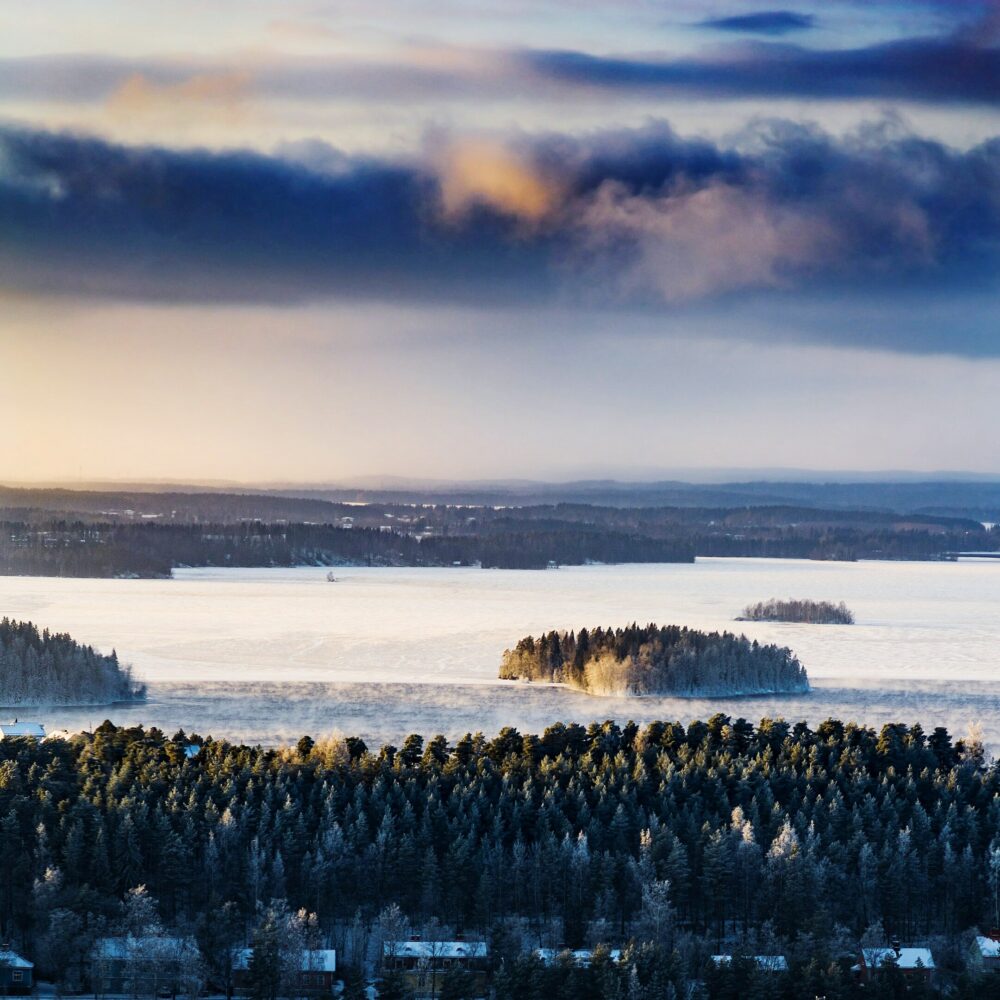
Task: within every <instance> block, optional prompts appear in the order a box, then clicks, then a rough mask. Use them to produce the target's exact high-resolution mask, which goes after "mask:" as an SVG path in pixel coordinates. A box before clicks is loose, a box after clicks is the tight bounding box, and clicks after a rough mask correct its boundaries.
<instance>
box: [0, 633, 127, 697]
mask: <svg viewBox="0 0 1000 1000" xmlns="http://www.w3.org/2000/svg"><path fill="white" fill-rule="evenodd" d="M145 697H146V687H145V685H143V684H139V683H137V682H136V681H135V680H134V679H133V677H132V670H131V667H129V666H127V665H123V664H121V663H119V661H118V654H117V653H115V652H114V651H112V652H111V653H110V654H109V655H104V654H102V653H99V652H97V651H96V650H95V649H94V648H93V647H91V646H84V645H81V644H80V643H78V642H76V641H75V640H74V639H73V638H72V637H70V636H69V635H66V634H65V633H60V632H50V631H49V630H48V629H39V628H38V627H37V626H36V625H34V624H33V623H32V622H23V621H15V620H13V619H11V618H4V619H3V620H2V621H0V705H2V706H4V707H5V708H14V707H22V706H32V705H110V704H113V703H115V702H124V701H142V700H143V699H144V698H145Z"/></svg>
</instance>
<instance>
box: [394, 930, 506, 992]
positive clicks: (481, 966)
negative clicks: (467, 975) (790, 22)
mask: <svg viewBox="0 0 1000 1000" xmlns="http://www.w3.org/2000/svg"><path fill="white" fill-rule="evenodd" d="M488 957H489V948H488V946H487V944H486V942H485V941H420V940H416V939H413V940H410V941H385V942H384V943H383V945H382V967H383V969H385V970H387V971H389V970H393V971H400V972H402V974H403V978H404V979H405V980H406V985H407V986H408V987H409V989H410V990H411V991H412V992H413V994H414V995H415V996H417V997H433V996H436V995H437V993H438V991H439V990H440V989H441V985H442V983H443V982H444V978H445V976H446V975H447V974H448V973H449V972H451V971H452V970H454V969H463V970H465V971H467V972H471V973H473V974H474V975H475V977H476V984H475V985H476V990H477V993H476V995H477V996H478V995H480V994H481V993H483V992H484V991H485V989H486V959H487V958H488Z"/></svg>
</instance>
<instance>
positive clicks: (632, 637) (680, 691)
mask: <svg viewBox="0 0 1000 1000" xmlns="http://www.w3.org/2000/svg"><path fill="white" fill-rule="evenodd" d="M500 677H501V678H503V679H505V680H527V681H544V682H547V683H557V684H559V683H561V684H569V685H570V686H571V687H575V688H578V689H579V690H581V691H588V692H590V693H591V694H603V695H608V694H617V695H647V694H676V695H684V696H689V697H693V696H698V697H717V696H722V695H730V696H732V695H746V694H765V693H766V694H771V693H775V692H780V693H797V692H803V691H808V690H809V681H808V679H807V677H806V672H805V670H804V669H803V668H802V666H801V664H800V663H799V661H798V660H797V659H796V658H795V657H794V656H793V655H792V652H791V650H789V649H786V648H781V647H778V646H773V645H768V646H762V645H760V644H759V643H758V642H757V641H756V640H754V641H752V642H751V641H750V640H749V639H747V637H746V636H743V635H741V636H736V635H733V634H732V633H731V632H699V631H697V630H696V629H690V628H684V627H681V626H678V625H667V626H662V627H661V626H657V625H652V624H650V625H646V626H638V625H635V624H633V625H629V626H627V627H626V628H616V629H610V628H609V629H603V628H597V629H593V630H589V631H588V630H587V629H585V628H583V629H580V631H579V632H548V633H545V634H543V635H541V636H539V637H538V638H537V639H536V638H535V637H534V636H531V635H529V636H526V637H525V638H523V639H521V640H520V641H519V642H518V644H517V645H516V646H515V647H514V648H513V649H508V650H505V651H504V654H503V661H502V662H501V665H500Z"/></svg>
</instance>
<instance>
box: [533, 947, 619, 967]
mask: <svg viewBox="0 0 1000 1000" xmlns="http://www.w3.org/2000/svg"><path fill="white" fill-rule="evenodd" d="M535 954H536V955H537V956H538V957H539V958H540V959H541V960H542V961H543V962H544V963H545V964H546V965H552V964H553V963H554V962H555V961H556V960H557V959H558V958H559V956H560V955H569V956H570V958H572V959H573V961H574V962H576V964H577V965H583V966H587V965H590V963H591V961H592V960H593V958H594V949H593V948H572V949H571V948H536V949H535ZM608 957H609V958H610V959H611V961H612V962H617V961H618V960H619V959H620V958H621V957H622V953H621V949H620V948H612V949H610V950H609V951H608Z"/></svg>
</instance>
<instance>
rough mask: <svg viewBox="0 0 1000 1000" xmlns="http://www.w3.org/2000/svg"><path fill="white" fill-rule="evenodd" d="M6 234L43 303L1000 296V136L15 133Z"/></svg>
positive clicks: (2, 244) (2, 182)
mask: <svg viewBox="0 0 1000 1000" xmlns="http://www.w3.org/2000/svg"><path fill="white" fill-rule="evenodd" d="M0 218H2V219H3V221H4V224H3V227H2V228H0V287H6V288H7V289H8V290H10V291H20V292H28V293H36V294H37V293H44V294H66V295H77V296H80V295H85V296H96V297H104V298H123V299H132V300H162V301H192V302H196V301H204V302H244V301H254V302H275V303H281V302H296V301H319V300H351V299H353V300H366V299H367V300H376V301H381V302H418V301H424V302H435V303H446V304H453V303H477V304H497V305H511V306H520V305H527V304H537V303H554V304H557V305H567V304H572V305H578V306H582V307H614V308H616V309H622V308H625V309H628V308H633V309H636V310H643V311H646V312H649V311H652V312H654V313H655V312H657V311H661V312H662V311H666V312H669V311H672V310H676V309H679V308H690V307H691V306H692V305H705V304H711V303H719V302H731V301H732V300H733V299H734V298H736V299H739V298H741V297H744V298H745V297H747V296H755V295H761V294H766V295H770V296H776V297H778V298H779V299H793V300H796V301H803V300H805V299H806V298H808V297H809V296H827V297H829V296H830V295H835V296H842V297H844V298H845V299H846V298H848V297H851V296H858V295H868V296H881V297H884V298H885V299H886V301H892V300H895V299H899V298H901V297H905V296H906V295H910V294H916V293H918V292H924V291H927V290H929V289H930V290H933V291H934V292H935V293H936V294H938V295H939V296H940V295H949V294H950V295H962V294H966V293H968V292H970V291H975V290H983V289H992V288H994V287H995V276H996V274H997V269H998V265H1000V139H997V140H993V141H990V142H987V143H985V144H983V145H980V146H978V147H976V148H973V149H971V150H968V151H956V150H954V149H951V148H949V147H947V146H945V145H942V144H941V143H938V142H933V141H930V140H926V139H922V138H919V137H916V136H913V135H910V134H907V133H906V132H904V131H903V130H901V129H900V128H899V127H898V126H896V125H894V124H893V123H892V122H887V123H883V124H881V125H875V126H871V127H869V128H867V129H864V130H862V131H860V132H858V133H856V134H854V135H852V136H850V137H848V138H846V139H839V140H838V139H834V138H832V137H831V136H829V135H828V134H826V133H824V132H822V131H820V130H818V129H816V128H812V127H806V126H802V125H796V124H792V123H788V122H781V121H776V122H770V123H765V124H761V125H759V126H757V127H756V128H754V129H752V130H750V131H749V132H748V133H747V134H746V135H745V136H744V137H743V139H742V140H741V141H740V142H739V143H738V144H735V145H733V146H731V147H725V146H720V145H716V144H713V143H710V142H707V141H699V140H691V139H684V138H681V137H679V136H678V135H676V134H675V133H674V132H673V131H672V130H671V129H670V128H669V127H668V126H667V125H665V124H656V125H651V126H649V127H648V128H645V129H640V130H622V131H605V132H598V133H595V134H593V135H590V136H587V137H583V138H579V137H570V136H564V135H555V134H550V135H541V136H519V137H515V138H513V139H510V140H508V141H507V142H500V141H499V140H495V139H494V140H482V139H461V138H457V139H456V138H453V137H448V136H435V137H431V138H430V139H429V140H428V142H427V148H426V151H425V152H424V154H423V155H421V156H415V157H413V158H412V159H409V160H399V161H390V160H376V159H364V158H351V157H346V156H343V155H338V154H337V153H336V151H335V150H332V149H331V148H330V147H328V146H325V145H324V144H322V143H313V144H299V145H297V146H296V147H294V149H292V148H290V149H289V150H288V151H287V152H286V154H285V155H281V156H278V155H272V156H264V155H261V154H257V153H246V152H231V153H207V152H201V151H188V150H185V151H177V150H168V149H162V148H155V147H127V146H119V145H114V144H111V143H107V142H104V141H101V140H98V139H92V138H82V137H78V136H73V135H66V134H52V133H45V132H37V131H30V130H23V129H21V130H17V129H5V130H2V131H0ZM900 336H901V337H902V338H904V339H905V333H904V334H901V335H900ZM947 336H948V334H947V332H943V333H942V337H943V338H945V339H946V338H947ZM998 341H1000V338H998ZM995 347H996V350H1000V342H998V343H997V344H996V345H995ZM977 350H982V345H981V344H980V346H979V347H978V348H977Z"/></svg>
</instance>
